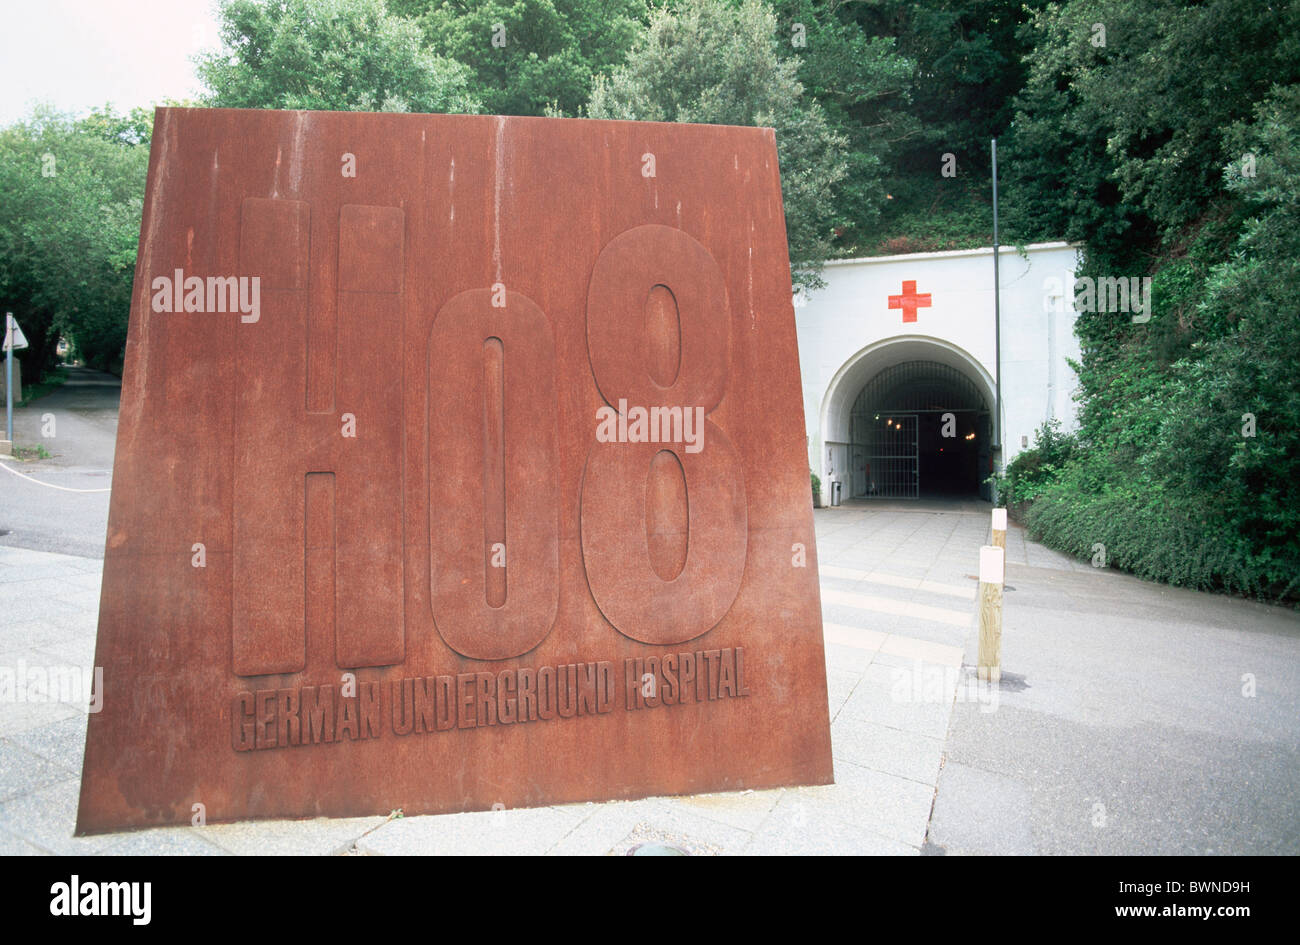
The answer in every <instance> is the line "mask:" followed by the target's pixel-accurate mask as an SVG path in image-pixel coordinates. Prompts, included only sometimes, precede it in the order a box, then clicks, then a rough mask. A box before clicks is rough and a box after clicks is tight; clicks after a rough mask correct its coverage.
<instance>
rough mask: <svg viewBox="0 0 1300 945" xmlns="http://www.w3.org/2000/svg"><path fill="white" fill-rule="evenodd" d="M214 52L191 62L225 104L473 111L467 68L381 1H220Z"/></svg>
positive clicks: (216, 100) (214, 101) (213, 100)
mask: <svg viewBox="0 0 1300 945" xmlns="http://www.w3.org/2000/svg"><path fill="white" fill-rule="evenodd" d="M220 19H221V27H220V30H221V40H222V48H221V49H219V50H217V51H215V52H209V53H206V54H204V55H201V56H199V57H198V59H197V70H198V74H199V78H201V79H202V80H203V82H204V84H205V85H206V86H207V87H208V89H209V90H210V94H209V96H208V104H210V105H216V106H220V107H225V108H316V109H335V110H340V111H387V112H406V111H416V112H476V111H479V110H480V108H481V104H480V102H479V100H478V99H477V98H475V97H474V95H473V94H472V93H471V92H470V90H469V83H470V78H471V72H470V70H469V68H468V67H467V66H465V65H462V64H461V63H458V62H456V61H454V60H451V59H447V58H444V57H442V56H439V55H437V54H436V53H434V52H432V51H431V50H429V49H428V48H427V47H426V46H425V45H424V36H423V34H422V33H421V31H420V27H419V26H418V25H417V24H416V23H415V22H414V21H412V20H408V19H406V18H404V17H400V16H394V15H393V14H391V13H389V12H388V10H387V8H386V7H385V5H384V0H278V2H275V3H260V2H257V0H223V2H222V4H221V7H220Z"/></svg>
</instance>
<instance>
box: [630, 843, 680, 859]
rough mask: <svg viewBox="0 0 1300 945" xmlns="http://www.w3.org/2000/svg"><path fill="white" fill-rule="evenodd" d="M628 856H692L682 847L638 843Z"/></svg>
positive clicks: (667, 844)
mask: <svg viewBox="0 0 1300 945" xmlns="http://www.w3.org/2000/svg"><path fill="white" fill-rule="evenodd" d="M627 855H628V856H690V854H689V853H687V852H686V851H685V850H683V849H682V848H681V847H675V846H673V845H672V844H669V843H638V844H637V845H636V846H634V847H633V848H632V849H630V850H628V851H627Z"/></svg>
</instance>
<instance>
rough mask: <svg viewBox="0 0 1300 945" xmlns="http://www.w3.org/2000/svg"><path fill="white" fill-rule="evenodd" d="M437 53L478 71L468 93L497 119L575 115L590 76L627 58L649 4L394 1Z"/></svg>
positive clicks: (610, 0) (616, 0) (623, 0)
mask: <svg viewBox="0 0 1300 945" xmlns="http://www.w3.org/2000/svg"><path fill="white" fill-rule="evenodd" d="M388 8H389V10H390V11H392V12H393V13H396V14H400V15H403V16H408V17H411V18H412V19H414V20H415V21H416V22H418V23H419V24H420V28H421V30H422V31H423V33H424V41H425V44H426V45H427V47H428V48H429V49H430V50H432V51H433V52H435V53H437V54H439V55H442V56H446V57H447V58H449V59H454V60H455V61H456V62H459V63H463V64H465V65H466V66H468V67H469V68H470V69H471V70H473V78H472V79H471V80H470V83H469V88H470V91H471V92H472V93H473V94H474V96H475V97H477V98H478V99H479V100H480V101H481V102H482V103H483V107H484V110H486V111H487V112H489V113H491V114H494V115H543V114H548V113H549V114H557V115H571V116H572V115H577V114H578V113H579V111H580V110H581V109H582V107H583V106H584V105H585V104H586V103H587V99H588V98H589V97H590V95H591V82H592V77H593V76H595V75H597V74H598V73H602V72H606V71H608V70H610V69H612V68H613V67H615V66H616V65H618V64H619V63H621V62H622V61H623V57H624V55H625V54H626V53H627V50H628V49H629V48H630V47H631V45H632V41H633V39H634V38H635V37H636V35H637V33H638V32H639V30H640V28H641V21H642V20H643V19H644V18H645V15H646V4H645V0H509V2H507V0H488V2H485V3H474V4H466V3H463V2H456V0H389V2H388Z"/></svg>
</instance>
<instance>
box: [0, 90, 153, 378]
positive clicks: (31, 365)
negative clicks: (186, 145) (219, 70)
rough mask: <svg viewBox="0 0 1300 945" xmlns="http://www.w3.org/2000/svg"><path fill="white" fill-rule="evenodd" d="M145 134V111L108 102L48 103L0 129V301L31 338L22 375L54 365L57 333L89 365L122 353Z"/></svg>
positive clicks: (112, 361)
mask: <svg viewBox="0 0 1300 945" xmlns="http://www.w3.org/2000/svg"><path fill="white" fill-rule="evenodd" d="M127 128H129V129H130V130H131V134H130V135H124V134H123V129H127ZM147 141H148V128H146V127H144V126H143V124H142V116H139V115H133V116H129V117H124V116H118V115H116V114H114V113H113V112H112V110H111V109H103V110H100V111H97V112H95V113H92V115H90V116H89V117H88V118H86V119H83V120H81V121H75V120H74V119H72V118H71V117H70V116H67V115H63V114H60V113H58V112H55V111H52V110H50V109H48V108H43V107H42V108H38V109H37V110H36V111H35V112H34V114H33V115H32V116H31V117H30V118H29V119H28V120H26V121H23V122H19V123H17V124H14V125H11V126H10V127H8V128H5V129H3V130H0V191H3V193H4V194H5V200H4V201H3V202H0V304H2V305H3V306H4V307H5V308H6V309H12V310H13V311H14V312H15V314H16V316H17V317H18V318H19V321H20V324H21V325H22V327H23V333H24V334H25V335H26V336H27V339H28V341H29V343H30V345H31V347H30V348H29V349H28V350H26V351H23V352H20V353H19V363H21V365H22V370H23V380H24V382H26V383H35V382H36V381H37V380H38V379H39V378H40V375H41V373H42V372H43V371H44V370H46V369H48V368H50V367H52V366H53V364H54V361H55V346H56V343H57V341H58V337H59V335H60V334H62V335H66V336H67V337H68V338H69V340H70V341H71V342H72V344H73V347H74V350H75V351H76V352H77V353H78V354H79V355H80V356H81V357H82V358H83V359H84V360H85V361H86V362H87V363H88V364H91V365H92V366H95V367H100V368H112V367H114V366H115V365H116V364H117V363H118V362H119V361H120V358H121V354H122V349H123V346H124V345H125V342H126V316H127V312H128V311H129V309H130V299H131V280H132V275H133V272H134V269H135V255H136V246H137V243H138V240H139V235H140V215H141V210H142V206H143V194H144V181H145V172H146V169H147V166H148V157H149V155H148V148H147V147H144V144H145V143H147Z"/></svg>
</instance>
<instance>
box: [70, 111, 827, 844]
mask: <svg viewBox="0 0 1300 945" xmlns="http://www.w3.org/2000/svg"><path fill="white" fill-rule="evenodd" d="M802 400H803V398H802V391H801V389H800V381H799V365H798V357H797V350H796V342H795V323H794V312H793V308H792V306H791V296H790V277H789V271H788V267H787V254H786V243H785V226H784V221H783V216H782V206H781V190H780V181H779V177H778V169H777V157H776V147H775V141H774V138H773V135H772V132H771V131H770V130H766V129H754V128H727V127H711V126H702V125H673V124H643V123H634V122H596V121H573V120H552V119H534V118H495V117H482V116H442V115H375V114H349V113H331V112H273V111H238V110H200V109H194V110H189V109H161V110H159V112H158V116H157V121H156V124H155V128H154V138H153V154H152V158H151V162H150V166H149V184H148V191H147V195H146V199H145V206H144V221H143V227H142V232H141V238H140V255H139V261H138V265H137V270H136V279H135V295H134V299H133V305H132V309H131V324H130V334H129V339H128V342H127V357H126V368H125V377H124V379H123V390H122V409H121V419H120V425H119V428H118V440H117V457H116V466H115V469H114V479H113V495H112V505H111V508H110V512H109V527H108V542H107V548H106V551H105V560H104V587H103V598H102V603H101V607H100V619H99V642H98V649H97V652H96V665H97V666H101V667H103V671H104V687H103V688H104V700H103V709H102V711H101V712H100V713H98V714H95V715H93V716H91V718H90V728H89V734H88V737H87V744H86V762H85V769H84V774H83V777H82V786H81V807H80V812H79V816H78V829H79V830H80V831H83V832H93V831H103V830H108V829H113V828H119V827H134V826H145V825H153V824H175V823H190V822H192V820H193V818H194V817H195V816H196V814H195V812H196V811H201V812H202V813H203V815H204V817H205V818H206V820H208V821H210V822H215V821H223V820H237V819H243V818H254V817H305V816H317V815H356V814H377V813H387V812H389V811H390V810H392V809H394V808H402V809H404V810H405V812H406V813H408V814H412V813H435V812H443V811H462V810H476V809H487V808H492V807H495V806H505V807H508V808H509V807H519V806H534V805H540V804H552V803H560V802H566V801H581V800H601V799H609V798H632V797H642V796H647V795H655V794H681V793H694V792H700V791H722V790H738V789H745V788H766V787H773V786H777V785H789V784H822V783H828V782H829V781H830V780H831V777H832V771H831V754H830V732H829V719H828V715H827V698H826V680H825V664H824V662H823V659H824V657H823V649H822V634H821V608H820V601H819V595H818V581H817V568H816V557H815V545H814V537H813V524H812V512H811V503H810V501H809V488H808V463H807V457H806V455H805V442H804V436H803V408H802ZM196 805H202V807H201V808H199V807H196Z"/></svg>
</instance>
